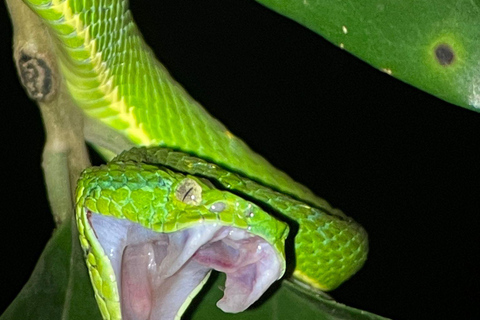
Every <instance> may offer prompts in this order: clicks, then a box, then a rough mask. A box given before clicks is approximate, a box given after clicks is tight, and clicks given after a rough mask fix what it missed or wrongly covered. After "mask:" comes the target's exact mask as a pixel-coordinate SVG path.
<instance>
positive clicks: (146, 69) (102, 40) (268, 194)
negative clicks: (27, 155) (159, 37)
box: [24, 0, 368, 319]
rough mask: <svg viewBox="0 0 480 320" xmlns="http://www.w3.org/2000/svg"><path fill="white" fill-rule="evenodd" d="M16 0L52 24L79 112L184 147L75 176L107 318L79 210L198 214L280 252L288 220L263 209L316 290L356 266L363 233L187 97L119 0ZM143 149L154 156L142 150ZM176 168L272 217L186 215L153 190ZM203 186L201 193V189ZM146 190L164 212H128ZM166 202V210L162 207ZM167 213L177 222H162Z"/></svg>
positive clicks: (220, 195)
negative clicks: (292, 233)
mask: <svg viewBox="0 0 480 320" xmlns="http://www.w3.org/2000/svg"><path fill="white" fill-rule="evenodd" d="M24 2H25V3H27V4H28V5H29V7H30V8H31V9H32V10H33V11H34V12H35V13H37V14H38V15H39V16H40V17H41V18H42V20H43V21H44V22H45V23H46V24H47V25H48V26H49V27H50V30H51V34H52V38H53V41H54V43H55V44H56V53H57V56H58V62H59V66H60V69H61V74H62V77H63V80H64V81H65V83H66V86H67V88H68V91H69V93H70V94H71V96H72V98H73V100H74V101H75V102H76V104H77V105H78V107H79V108H81V109H82V110H83V111H84V113H85V114H86V116H88V117H90V118H92V119H96V120H99V121H101V123H102V124H103V125H104V126H108V127H109V128H111V129H113V130H115V131H117V132H119V133H121V134H123V135H124V136H125V137H126V138H128V139H130V140H131V141H132V142H133V143H134V144H136V145H139V146H150V147H151V146H153V147H157V146H162V147H169V148H174V149H175V150H180V151H182V152H185V153H188V154H189V155H187V154H184V153H178V152H177V153H176V152H173V153H172V152H170V151H162V150H164V149H155V148H153V149H151V150H153V151H148V150H147V151H146V154H142V152H145V151H141V152H140V153H137V154H135V153H130V154H128V156H127V158H119V159H117V160H118V161H120V162H121V163H116V164H110V165H109V166H108V167H104V168H102V169H89V170H87V172H86V173H85V174H84V175H83V177H82V179H81V180H80V182H79V188H78V193H77V203H78V206H77V219H78V220H77V222H78V228H79V231H80V234H81V242H82V246H83V247H84V249H85V250H86V253H87V264H88V265H89V269H90V275H91V278H92V282H93V284H94V287H95V292H96V295H97V300H98V302H99V306H100V309H101V310H102V314H103V315H104V317H105V318H112V319H115V318H118V317H119V316H120V308H119V306H118V304H119V302H118V301H119V299H118V292H116V284H115V281H116V280H112V277H111V275H112V270H111V266H109V263H108V259H107V258H106V257H105V256H104V254H103V251H102V250H101V247H100V245H99V244H98V242H96V240H95V236H94V234H93V232H92V231H91V228H90V227H89V224H88V223H87V220H86V213H85V210H83V209H84V208H85V207H86V208H87V209H89V210H92V211H95V212H99V213H101V214H105V215H112V216H115V217H118V218H125V219H129V220H132V221H134V222H137V223H140V224H142V225H143V226H145V227H147V228H150V229H153V230H155V231H162V232H174V231H176V230H180V229H181V228H185V227H188V226H191V225H193V224H195V223H196V222H197V221H198V219H200V217H202V219H204V218H205V219H207V220H208V219H212V220H211V221H220V222H221V223H223V224H226V225H234V226H236V227H240V228H247V229H248V227H250V229H251V230H250V231H252V233H254V234H257V235H259V236H261V237H263V238H264V239H265V240H267V241H269V242H270V243H271V244H272V245H273V246H274V247H275V248H276V249H277V251H278V252H283V247H282V246H283V242H282V241H283V238H282V237H283V235H284V234H285V233H284V231H285V227H284V225H283V224H280V225H277V224H278V223H279V222H277V221H276V220H275V219H273V218H271V217H270V215H269V214H275V215H277V216H278V217H281V219H284V220H286V221H287V222H289V223H291V226H296V227H297V229H298V231H297V234H296V238H295V257H296V262H295V264H296V266H295V272H294V276H296V277H297V278H298V279H300V280H302V281H304V282H306V283H308V284H310V285H312V286H313V287H316V288H320V289H323V290H331V289H334V288H335V287H337V286H338V285H339V284H340V283H341V282H342V281H345V280H346V279H347V278H349V277H350V276H351V275H352V274H353V273H355V272H356V271H357V270H358V269H359V268H360V267H361V266H362V265H363V263H364V261H365V259H366V254H367V251H368V249H367V236H366V233H365V231H364V230H363V229H362V228H361V227H360V226H359V225H358V224H356V223H355V222H354V221H353V220H352V219H350V218H348V217H346V216H345V215H344V214H343V213H341V212H340V211H338V210H336V209H332V208H331V207H330V205H329V204H328V203H327V202H326V201H325V200H323V199H321V198H318V197H317V196H316V195H314V194H313V193H312V192H311V191H310V190H308V189H307V188H305V187H304V186H302V185H301V184H299V183H297V182H295V181H293V180H292V179H291V178H290V177H288V176H287V175H286V174H285V173H283V172H281V171H279V170H277V169H275V168H274V167H273V166H272V165H270V164H269V163H268V162H267V161H266V160H265V159H264V158H262V157H261V156H259V155H258V154H256V153H254V152H252V151H251V150H250V149H249V148H248V146H246V145H245V143H243V142H242V141H241V140H239V139H238V138H236V137H235V136H234V135H232V134H231V133H230V132H229V131H228V130H227V129H226V128H225V127H224V126H223V125H222V124H220V123H219V122H218V121H217V120H215V119H214V118H212V117H211V116H210V115H209V114H208V113H207V112H206V111H205V110H204V109H203V108H202V107H201V106H200V105H199V104H198V103H197V102H195V101H194V100H193V99H192V98H191V97H190V96H189V95H188V94H187V93H186V92H185V91H184V90H183V89H182V88H181V87H180V86H179V85H178V84H177V83H176V82H175V81H174V80H173V79H172V78H171V77H170V76H169V74H168V72H167V71H166V70H165V69H164V68H163V66H161V64H160V63H159V62H158V61H156V60H155V58H154V55H153V53H152V52H151V50H150V49H149V48H148V47H147V46H146V45H145V44H144V42H143V40H142V38H141V35H140V33H139V31H138V30H137V28H136V25H135V23H134V22H133V20H132V17H131V13H130V11H129V10H128V7H127V3H126V2H125V1H118V0H117V1H113V0H105V1H101V0H90V1H87V0H83V1H78V0H67V1H58V0H51V1H50V0H24ZM149 152H150V153H149ZM152 152H153V154H154V155H155V157H154V158H152V159H150V158H148V157H150V156H152ZM165 152H166V153H165ZM190 155H194V156H196V157H198V158H195V157H191V156H190ZM145 157H147V158H145ZM162 157H166V158H165V159H163V158H162ZM162 159H163V160H162ZM131 160H134V161H136V162H152V163H159V164H164V165H166V166H167V167H169V168H170V169H173V170H174V171H175V172H170V171H168V170H166V169H161V168H156V167H155V169H154V168H152V167H151V166H149V165H145V166H144V165H138V164H134V163H131V162H128V161H131ZM206 161H209V162H211V163H212V164H208V162H206ZM122 163H123V164H122ZM144 170H145V171H144ZM152 170H156V171H152ZM192 170H193V171H192ZM184 174H190V175H192V179H195V177H196V176H197V175H199V176H204V177H208V178H209V179H213V180H215V181H217V182H218V183H219V184H220V190H216V189H214V188H213V189H211V190H210V191H209V192H211V194H212V196H211V198H208V197H206V198H204V200H205V201H217V200H218V199H226V200H228V199H229V198H228V197H233V198H232V200H228V201H236V202H238V203H244V204H245V205H248V204H250V205H252V206H254V205H261V206H262V207H266V208H267V210H268V213H269V214H267V213H266V211H263V210H261V209H260V208H258V214H257V212H255V214H254V217H252V219H253V220H252V222H248V221H246V220H245V219H243V218H239V216H238V212H236V213H233V212H232V213H228V212H226V213H225V215H223V213H222V215H220V216H217V215H216V216H212V215H211V214H210V213H208V212H206V211H205V212H203V213H202V211H201V210H198V209H197V210H196V211H192V214H191V215H187V216H179V212H180V211H181V210H183V209H185V208H186V207H185V206H184V205H183V204H179V203H175V204H172V203H170V202H168V201H167V200H166V199H165V198H164V197H163V196H162V194H163V195H165V194H166V193H168V192H170V191H171V190H172V189H171V188H169V186H168V185H169V184H170V187H171V186H172V185H174V184H175V183H176V182H178V179H184ZM153 176H154V177H155V179H157V178H158V176H161V177H162V179H163V180H162V181H165V185H162V186H159V185H152V184H151V183H150V182H149V178H151V177H153ZM116 179H120V180H118V181H117V180H116ZM136 179H138V180H136ZM155 179H154V180H155ZM197 181H198V183H200V182H201V181H200V180H197ZM203 187H204V188H205V190H209V186H207V185H203ZM227 190H230V191H231V192H233V193H229V192H227ZM213 195H215V196H213ZM226 195H229V196H226ZM144 196H145V197H146V198H147V199H149V200H148V201H159V207H162V206H164V209H162V210H166V211H164V213H165V212H169V214H168V215H167V216H166V217H167V218H165V216H159V217H157V216H155V213H154V212H153V211H148V210H147V211H139V210H137V208H140V205H139V204H141V203H143V202H142V201H146V200H145V199H144V198H143V197H144ZM241 196H246V197H247V198H248V199H250V200H251V201H253V202H254V203H250V202H249V201H247V200H244V199H242V198H241ZM126 199H129V200H128V201H127V200H126ZM233 199H235V200H233ZM300 200H301V201H300ZM137 205H138V207H137ZM179 208H180V209H179ZM182 208H183V209H182ZM168 209H170V210H172V212H173V213H172V215H171V216H170V211H168ZM176 210H180V211H176ZM242 212H243V211H242ZM168 217H170V218H173V219H174V220H175V223H170V221H169V220H168ZM286 217H288V218H286ZM164 218H165V219H164ZM162 219H163V220H162ZM202 221H203V220H202ZM253 221H254V222H255V223H253ZM254 226H258V229H257V227H254ZM281 226H283V227H281ZM282 228H283V229H282ZM281 230H283V231H281ZM280 231H281V232H280ZM281 240H282V241H281Z"/></svg>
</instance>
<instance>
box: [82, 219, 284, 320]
mask: <svg viewBox="0 0 480 320" xmlns="http://www.w3.org/2000/svg"><path fill="white" fill-rule="evenodd" d="M87 216H88V217H89V222H90V225H91V226H92V228H93V230H94V232H95V235H96V236H97V238H98V240H99V243H100V245H101V246H102V247H103V250H104V252H105V254H106V255H107V256H108V258H109V259H110V261H111V264H112V267H113V270H114V273H115V278H116V280H117V285H118V289H119V293H120V299H121V302H122V303H121V305H122V317H123V319H135V320H136V319H142V320H143V319H174V318H175V316H177V315H178V314H181V313H182V312H183V310H184V309H185V308H186V307H187V305H188V302H189V301H190V299H189V297H191V295H192V294H194V293H196V292H197V291H198V290H200V289H201V287H202V285H203V284H204V283H205V281H206V279H207V277H208V275H209V274H210V271H211V270H212V269H214V270H218V271H221V272H224V273H226V275H227V279H226V282H225V290H224V296H223V298H222V299H221V300H220V301H219V302H218V303H217V306H218V307H219V308H221V309H222V310H223V311H225V312H240V311H243V310H245V309H246V308H248V307H249V306H250V305H251V304H252V303H253V302H255V301H256V300H257V299H258V298H259V297H260V296H261V295H262V294H263V293H264V291H265V290H267V289H268V287H269V286H270V285H271V284H272V283H273V282H274V281H275V280H277V279H278V278H279V277H280V276H281V274H282V272H283V271H282V264H281V262H280V259H279V257H278V255H277V253H276V252H275V249H274V248H273V247H272V246H271V245H270V244H268V243H267V242H266V241H265V240H264V239H262V238H261V237H258V236H255V235H252V234H250V233H249V232H247V231H244V230H241V229H238V228H234V227H226V226H221V225H219V224H213V223H209V224H207V223H203V224H199V225H197V226H193V227H191V228H188V229H183V230H181V231H177V232H174V233H158V232H154V231H152V230H149V229H147V228H144V227H142V226H141V225H139V224H137V223H133V222H131V221H129V220H122V219H117V218H113V217H108V216H103V215H99V214H96V213H91V212H88V214H87Z"/></svg>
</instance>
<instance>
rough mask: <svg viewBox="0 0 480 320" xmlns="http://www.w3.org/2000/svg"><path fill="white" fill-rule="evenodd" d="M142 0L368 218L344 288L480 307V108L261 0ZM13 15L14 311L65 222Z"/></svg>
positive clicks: (411, 315)
mask: <svg viewBox="0 0 480 320" xmlns="http://www.w3.org/2000/svg"><path fill="white" fill-rule="evenodd" d="M133 5H134V7H133V11H134V16H135V17H136V18H137V20H138V22H139V25H140V28H141V30H142V32H143V33H144V35H145V38H146V40H147V42H148V43H149V44H150V45H151V46H152V47H153V49H154V50H155V52H157V54H158V56H159V59H160V60H161V61H162V62H163V63H164V64H165V65H166V66H167V68H168V69H169V70H170V71H171V73H172V74H173V76H174V77H175V78H176V79H177V80H178V81H179V82H180V83H182V84H183V85H184V87H185V88H186V89H187V91H189V92H190V94H191V95H192V96H193V97H195V98H196V99H197V100H199V101H200V102H201V103H202V104H203V105H204V106H205V107H206V108H207V110H209V112H210V113H212V114H213V115H214V116H215V117H217V118H218V119H219V120H221V121H222V122H223V123H224V124H225V125H226V126H227V127H228V128H229V129H230V130H231V131H232V132H233V133H235V134H236V135H237V136H239V137H241V138H242V139H244V140H245V141H246V142H247V143H248V144H249V145H250V146H251V147H252V148H253V149H254V150H257V151H258V152H260V153H261V154H262V155H264V156H265V157H266V158H267V159H269V160H270V161H271V162H272V163H273V164H274V165H276V166H277V167H279V168H281V169H282V170H284V171H286V172H287V173H289V174H290V175H291V176H292V177H294V178H295V179H296V180H298V181H300V182H302V183H304V184H305V185H307V186H308V187H310V188H311V189H312V190H314V191H315V192H316V193H317V194H318V195H320V196H322V197H324V198H325V199H327V200H328V201H329V202H330V203H332V204H333V205H334V206H336V207H339V208H341V209H342V210H343V211H344V212H346V213H347V214H348V215H351V216H352V217H354V218H355V219H356V220H357V221H359V222H360V223H361V224H362V225H363V226H364V227H365V228H366V229H367V231H368V232H369V235H370V246H371V252H370V255H369V260H368V261H367V263H366V265H365V267H364V268H363V269H362V270H361V271H360V272H359V273H358V274H357V275H356V276H354V277H353V278H352V279H351V280H350V281H348V282H346V283H345V284H343V285H342V286H341V287H340V288H339V289H338V290H336V291H334V292H332V295H333V297H334V298H335V299H337V300H338V301H340V302H342V303H345V304H347V305H350V306H353V307H357V308H360V309H364V310H368V311H371V312H374V313H377V314H380V315H383V316H387V317H392V318H395V319H425V318H436V319H453V318H455V319H474V318H477V319H478V318H480V312H479V309H478V306H477V305H478V297H479V294H480V280H479V277H478V276H479V273H478V272H479V265H478V262H477V260H478V257H479V253H480V250H479V240H480V236H479V232H478V230H479V227H480V219H479V207H480V206H479V200H478V199H479V195H480V188H479V181H480V172H479V169H478V167H479V164H480V152H478V149H479V148H478V147H479V138H478V137H479V132H480V115H479V114H476V113H474V112H472V111H468V110H464V109H462V108H460V107H456V106H453V105H450V104H448V103H445V102H442V101H440V100H438V99H437V98H434V97H432V96H429V95H428V94H426V93H423V92H420V91H419V90H417V89H414V88H412V87H410V86H408V85H406V84H403V83H401V82H400V81H398V80H395V79H393V78H391V77H390V76H388V75H386V74H384V73H381V72H379V71H377V70H375V69H373V68H371V67H370V66H368V65H366V64H365V63H363V62H361V61H359V60H357V59H355V58H354V57H353V56H351V55H349V54H348V53H346V52H344V51H341V50H340V49H338V48H336V47H334V46H333V45H331V44H330V43H328V42H327V41H325V40H323V39H322V38H321V37H319V36H317V35H315V34H313V33H312V32H310V31H308V30H307V29H304V28H303V27H301V26H299V25H297V24H295V23H294V22H291V21H289V20H287V19H285V18H283V17H281V16H279V15H277V14H275V13H273V12H270V11H269V10H267V9H265V8H263V7H261V6H260V5H258V4H256V3H255V2H254V1H239V0H237V1H220V0H217V1H214V0H211V1H210V0H208V1H205V0H204V1H196V2H195V1H180V0H176V1H173V0H170V1H166V0H163V1H159V2H158V4H155V5H156V6H158V8H151V6H152V5H153V4H152V3H151V2H148V3H147V2H144V3H142V2H141V1H138V2H135V3H134V4H133ZM140 17H141V18H140ZM140 20H142V21H140ZM140 22H141V23H140ZM0 24H1V25H0V30H2V31H1V36H2V43H3V44H4V45H3V46H1V48H0V50H1V53H0V54H1V58H2V60H1V61H3V63H2V75H1V78H0V79H1V80H2V86H1V87H0V90H1V96H2V103H1V107H2V118H1V119H2V124H3V125H2V126H1V127H0V128H1V131H0V132H1V133H0V136H1V137H2V141H3V145H2V150H3V151H2V157H1V164H2V165H3V168H4V170H3V175H2V176H3V177H4V178H3V179H2V180H3V181H2V185H3V188H2V189H3V192H2V193H0V197H1V201H2V203H3V206H2V208H3V209H2V220H1V222H0V237H1V238H0V244H1V246H0V253H1V256H2V258H1V261H2V263H1V264H2V272H1V273H0V276H1V279H0V283H1V284H0V287H1V288H2V290H1V292H2V294H1V300H0V312H1V311H3V310H4V309H5V307H6V306H7V305H8V303H9V302H10V301H11V300H12V299H13V298H14V297H15V295H16V294H17V293H18V291H19V290H20V289H21V287H22V285H23V283H25V281H26V280H27V279H28V276H29V274H30V272H31V270H32V269H33V267H34V265H35V262H36V260H37V258H38V256H39V255H40V253H41V250H42V248H43V246H44V245H45V243H46V242H47V240H48V238H49V237H50V234H51V232H52V229H53V222H52V221H51V218H50V213H49V208H48V203H47V202H46V199H45V190H44V187H43V180H42V173H41V170H40V159H41V152H42V145H43V141H44V135H43V128H42V124H41V119H40V117H39V112H38V109H37V108H36V106H35V105H34V104H32V103H31V102H30V101H29V100H28V99H27V97H26V95H25V94H24V92H23V89H22V88H21V87H20V85H19V82H18V80H17V77H16V74H15V70H14V66H13V63H12V60H11V58H10V55H11V50H10V44H9V41H10V40H9V39H10V37H11V27H10V25H9V20H8V16H7V13H6V9H5V7H4V5H1V6H0ZM5 283H8V285H4V284H5Z"/></svg>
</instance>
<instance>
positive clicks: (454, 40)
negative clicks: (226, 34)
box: [257, 0, 480, 112]
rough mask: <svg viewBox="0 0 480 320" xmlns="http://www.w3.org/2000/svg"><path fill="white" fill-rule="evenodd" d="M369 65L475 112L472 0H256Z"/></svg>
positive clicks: (479, 101)
mask: <svg viewBox="0 0 480 320" xmlns="http://www.w3.org/2000/svg"><path fill="white" fill-rule="evenodd" d="M257 1H258V2H260V3H262V4H264V5H265V6H267V7H269V8H271V9H273V10H274V11H277V12H279V13H281V14H283V15H285V16H287V17H289V18H291V19H293V20H295V21H296V22H298V23H300V24H302V25H304V26H306V27H307V28H309V29H311V30H313V31H315V32H316V33H318V34H320V35H322V36H323V37H325V38H326V39H327V40H329V41H331V42H332V43H334V44H335V45H337V46H339V47H341V48H343V49H345V50H347V51H348V52H350V53H353V54H354V55H356V56H357V57H359V58H360V59H362V60H364V61H366V62H368V63H369V64H371V65H373V66H374V67H376V68H378V69H380V70H382V71H384V72H386V73H388V74H390V75H392V76H394V77H396V78H398V79H400V80H403V81H405V82H407V83H409V84H411V85H413V86H416V87H418V88H420V89H422V90H424V91H426V92H428V93H430V94H433V95H435V96H437V97H439V98H441V99H444V100H446V101H448V102H450V103H453V104H457V105H459V106H462V107H464V108H468V109H471V110H474V111H477V112H480V93H479V92H480V78H479V77H478V61H480V42H479V41H477V34H478V30H479V29H480V20H479V19H478V17H479V15H480V3H479V1H478V0H475V1H472V0H457V1H450V0H438V1H429V0H405V1H390V0H364V1H349V0H346V1H338V0H318V1H316V0H297V1H294V0H257Z"/></svg>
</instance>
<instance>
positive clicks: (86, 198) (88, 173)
mask: <svg viewBox="0 0 480 320" xmlns="http://www.w3.org/2000/svg"><path fill="white" fill-rule="evenodd" d="M185 179H192V180H194V181H196V182H197V183H198V184H199V185H200V186H201V188H202V193H201V194H202V196H201V202H200V203H198V204H195V205H193V204H187V203H185V202H182V201H180V200H179V199H177V197H176V196H175V191H176V190H177V189H178V186H179V185H180V184H181V183H182V182H183V181H185ZM76 201H77V206H76V217H77V225H78V229H79V233H80V242H81V245H82V247H83V249H84V250H85V252H86V256H87V259H86V261H87V266H88V270H89V273H90V277H91V279H92V283H93V287H94V291H95V298H96V300H97V302H98V305H99V308H100V311H101V313H102V316H103V317H104V318H105V319H121V318H122V317H121V306H120V293H119V292H118V285H117V281H119V280H118V279H116V277H115V273H114V270H113V268H112V265H111V263H109V261H110V260H109V258H108V257H107V255H106V253H105V251H104V250H103V248H102V246H101V245H100V243H99V241H98V239H97V237H96V235H95V233H94V231H93V229H92V227H91V226H90V223H89V221H88V218H89V217H88V216H89V213H90V212H95V213H100V214H103V215H107V216H113V217H116V218H119V219H128V220H130V221H133V222H136V223H138V224H140V225H141V226H143V227H145V228H148V229H151V230H154V231H156V232H162V233H171V232H175V231H179V230H182V229H185V228H188V227H191V226H194V225H196V224H199V223H216V224H219V225H223V226H235V227H236V228H240V229H244V230H248V231H249V232H250V233H251V234H254V235H258V236H260V237H262V238H264V239H266V240H268V242H269V243H270V244H272V246H273V247H274V248H275V250H276V251H277V254H278V255H279V256H280V257H281V258H282V262H283V270H285V250H284V245H285V239H286V237H287V235H288V230H289V228H288V225H287V224H285V223H283V222H281V221H279V220H277V219H275V218H274V217H273V216H271V215H269V214H268V213H267V212H265V211H264V210H262V209H261V208H260V207H259V206H257V205H256V204H254V203H252V202H250V201H247V200H244V199H242V198H241V197H239V196H237V195H235V194H232V193H230V192H227V191H221V190H218V189H216V188H212V187H210V186H209V185H207V184H206V183H205V182H204V181H202V180H201V179H199V178H198V177H195V176H191V175H185V174H182V173H177V172H174V171H171V170H169V169H167V168H159V167H156V166H153V165H147V164H140V163H138V162H132V161H129V160H125V161H122V160H120V161H115V162H111V163H109V164H108V165H105V166H101V167H92V168H89V169H87V170H85V171H84V173H83V174H82V176H81V178H80V179H79V182H78V186H77V199H76ZM219 202H221V203H222V204H223V205H224V208H225V209H224V210H222V211H221V212H214V211H212V210H211V207H212V205H215V204H216V203H219ZM111 279H115V280H114V281H112V280H111ZM202 284H203V283H202ZM202 284H201V285H202ZM196 293H197V292H195V294H196ZM181 311H183V310H181ZM178 316H180V315H178Z"/></svg>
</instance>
